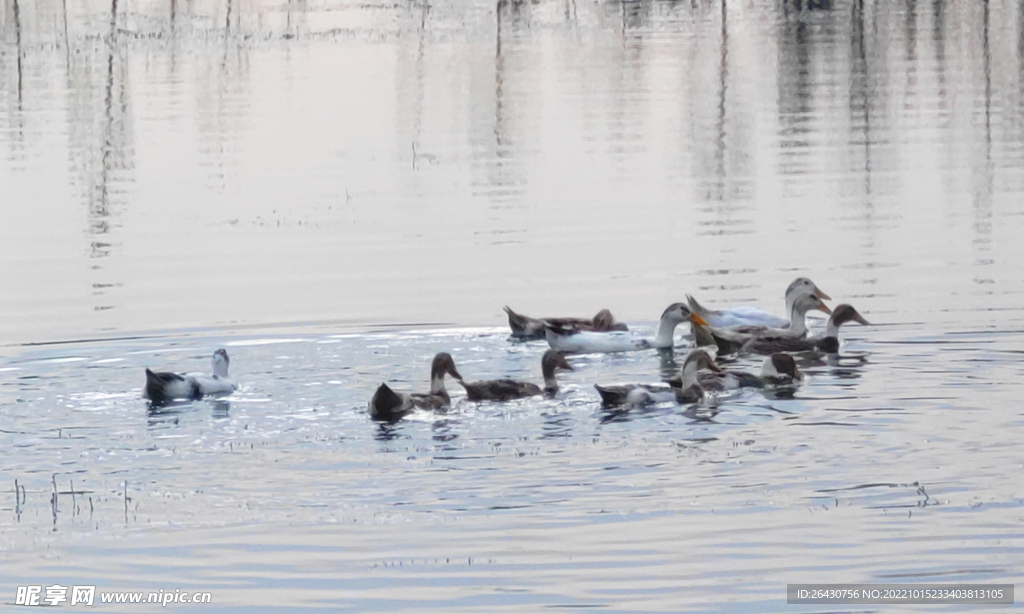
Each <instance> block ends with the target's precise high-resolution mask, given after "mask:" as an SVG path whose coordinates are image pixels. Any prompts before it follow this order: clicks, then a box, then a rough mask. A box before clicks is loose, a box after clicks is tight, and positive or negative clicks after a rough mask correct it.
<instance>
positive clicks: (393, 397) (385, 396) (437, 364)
mask: <svg viewBox="0 0 1024 614" xmlns="http://www.w3.org/2000/svg"><path fill="white" fill-rule="evenodd" d="M446 374H447V375H451V376H452V377H454V378H455V379H457V380H460V381H461V380H462V375H460V374H459V371H458V369H456V368H455V361H454V360H452V356H451V354H449V353H447V352H439V353H438V354H437V355H436V356H434V360H433V362H431V363H430V392H427V393H411V394H410V393H405V392H395V391H394V390H392V389H391V387H390V386H388V385H387V384H386V383H382V384H381V385H380V386H379V387H378V388H377V391H376V392H374V393H373V397H372V398H371V399H370V403H369V410H370V418H371V419H373V420H382V421H387V422H395V421H397V420H400V419H401V418H402V417H403V416H405V415H406V414H408V413H410V412H412V411H413V410H414V409H430V410H438V409H441V408H443V407H447V406H448V405H450V404H451V402H452V399H451V397H450V396H448V391H447V390H445V387H444V376H445V375H446Z"/></svg>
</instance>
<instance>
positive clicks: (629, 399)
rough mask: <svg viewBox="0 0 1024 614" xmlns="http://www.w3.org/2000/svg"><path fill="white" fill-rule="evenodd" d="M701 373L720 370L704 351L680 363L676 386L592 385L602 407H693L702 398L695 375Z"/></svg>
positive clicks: (692, 352) (660, 384) (664, 384)
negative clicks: (653, 404) (673, 403)
mask: <svg viewBox="0 0 1024 614" xmlns="http://www.w3.org/2000/svg"><path fill="white" fill-rule="evenodd" d="M701 369H710V370H711V371H715V372H721V371H722V368H721V367H719V366H718V364H717V363H715V360H714V359H713V358H712V357H711V354H710V353H708V351H707V350H703V349H695V350H691V351H690V353H689V354H687V355H686V358H685V359H684V360H683V366H682V367H680V369H679V375H680V379H679V380H678V382H679V385H671V384H666V383H657V384H615V385H610V386H602V385H600V384H594V388H595V389H597V393H598V394H599V395H600V396H601V403H602V404H603V405H604V406H605V407H614V406H617V405H632V406H637V405H648V404H650V403H661V402H675V403H679V404H682V403H696V402H698V401H700V400H701V398H703V396H704V389H703V387H702V386H701V383H700V380H699V378H698V376H697V372H698V371H700V370H701Z"/></svg>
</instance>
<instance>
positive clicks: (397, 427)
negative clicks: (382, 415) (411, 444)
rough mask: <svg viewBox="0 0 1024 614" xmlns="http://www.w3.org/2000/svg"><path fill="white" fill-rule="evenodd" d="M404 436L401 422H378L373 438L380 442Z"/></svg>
mask: <svg viewBox="0 0 1024 614" xmlns="http://www.w3.org/2000/svg"><path fill="white" fill-rule="evenodd" d="M402 436H403V433H402V423H401V422H378V423H377V431H376V432H375V433H374V434H373V438H374V439H375V440H377V441H380V442H388V441H394V440H396V439H400V438H401V437H402Z"/></svg>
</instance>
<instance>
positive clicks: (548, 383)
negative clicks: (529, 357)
mask: <svg viewBox="0 0 1024 614" xmlns="http://www.w3.org/2000/svg"><path fill="white" fill-rule="evenodd" d="M544 387H545V388H558V382H557V381H555V376H554V374H552V375H545V376H544Z"/></svg>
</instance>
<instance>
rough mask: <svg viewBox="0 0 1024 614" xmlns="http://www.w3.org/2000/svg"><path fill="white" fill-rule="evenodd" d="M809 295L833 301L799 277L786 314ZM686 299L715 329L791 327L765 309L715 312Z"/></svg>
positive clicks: (790, 290)
mask: <svg viewBox="0 0 1024 614" xmlns="http://www.w3.org/2000/svg"><path fill="white" fill-rule="evenodd" d="M808 294H810V295H812V296H816V297H818V298H820V299H823V300H826V301H830V300H832V297H830V296H829V295H827V294H825V293H824V292H822V291H821V290H820V289H819V288H818V286H816V285H815V284H814V282H813V281H811V280H810V279H807V278H806V277H798V278H796V279H795V280H793V283H791V284H789V287H788V288H786V314H787V315H789V314H790V313H792V311H793V303H794V302H795V301H796V300H797V299H798V298H800V297H801V296H806V295H808ZM686 299H687V301H688V302H689V304H690V310H691V311H693V313H695V314H697V315H699V316H700V317H702V318H704V319H705V320H707V321H708V322H710V323H711V326H714V327H715V328H732V327H735V326H744V325H748V324H749V325H755V326H768V327H775V328H785V327H787V326H789V325H790V321H789V320H786V319H785V318H780V317H778V316H776V315H773V314H771V313H768V312H767V311H765V310H763V309H758V308H757V307H749V306H746V305H741V306H739V307H731V308H729V309H719V310H717V311H713V310H711V309H707V308H706V307H704V306H703V305H701V304H700V303H698V302H697V299H695V298H693V297H692V296H690V295H689V294H687V295H686Z"/></svg>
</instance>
